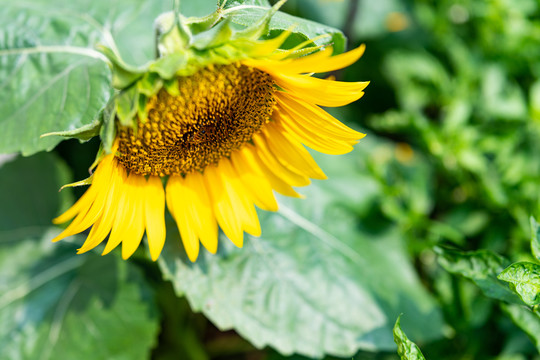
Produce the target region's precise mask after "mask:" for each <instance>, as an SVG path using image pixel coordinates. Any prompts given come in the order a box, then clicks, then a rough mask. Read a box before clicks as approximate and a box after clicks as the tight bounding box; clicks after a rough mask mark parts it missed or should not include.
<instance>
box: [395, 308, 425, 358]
mask: <svg viewBox="0 0 540 360" xmlns="http://www.w3.org/2000/svg"><path fill="white" fill-rule="evenodd" d="M394 341H395V343H396V344H397V346H398V355H399V357H400V358H401V360H425V359H426V358H425V357H424V355H422V351H420V348H419V347H418V346H417V345H416V344H415V343H413V342H412V341H411V340H409V338H408V337H407V335H405V333H404V332H403V330H401V315H400V316H399V317H398V318H397V320H396V324H395V325H394Z"/></svg>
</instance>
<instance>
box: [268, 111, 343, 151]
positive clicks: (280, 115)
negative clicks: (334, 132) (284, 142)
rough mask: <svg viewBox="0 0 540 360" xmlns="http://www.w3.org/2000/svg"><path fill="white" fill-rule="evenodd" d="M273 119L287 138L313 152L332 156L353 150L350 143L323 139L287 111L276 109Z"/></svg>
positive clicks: (327, 138)
mask: <svg viewBox="0 0 540 360" xmlns="http://www.w3.org/2000/svg"><path fill="white" fill-rule="evenodd" d="M272 119H273V120H274V121H275V122H276V124H277V126H278V127H282V128H283V131H284V135H285V136H290V137H292V138H294V139H296V140H297V141H299V142H301V143H302V144H304V145H306V146H307V147H310V148H312V149H313V150H317V151H319V152H322V153H325V154H331V155H341V154H346V153H348V152H350V151H352V150H353V147H352V145H351V144H349V143H348V142H344V141H337V140H335V139H333V138H329V137H322V136H321V135H319V134H318V133H317V131H316V130H314V129H311V128H309V127H306V126H305V124H302V123H300V122H298V121H296V119H295V118H294V117H293V116H292V115H290V114H289V113H287V111H286V110H278V109H275V110H274V112H273V113H272Z"/></svg>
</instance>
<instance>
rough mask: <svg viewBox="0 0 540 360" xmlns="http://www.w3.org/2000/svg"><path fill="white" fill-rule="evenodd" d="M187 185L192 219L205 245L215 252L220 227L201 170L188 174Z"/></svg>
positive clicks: (211, 251)
mask: <svg viewBox="0 0 540 360" xmlns="http://www.w3.org/2000/svg"><path fill="white" fill-rule="evenodd" d="M185 185H186V187H187V188H188V189H190V199H191V202H190V205H191V206H190V207H189V212H188V214H189V215H190V221H191V222H192V223H193V226H194V228H195V232H196V233H197V236H198V237H199V239H200V240H201V242H202V244H203V246H204V247H205V248H206V249H207V250H208V251H209V252H210V253H212V254H215V253H216V251H217V247H218V227H217V221H216V217H215V216H214V213H213V211H212V204H211V202H210V196H209V191H208V189H207V188H206V185H205V181H204V179H203V175H202V174H201V173H199V172H193V173H191V174H187V175H186V177H185Z"/></svg>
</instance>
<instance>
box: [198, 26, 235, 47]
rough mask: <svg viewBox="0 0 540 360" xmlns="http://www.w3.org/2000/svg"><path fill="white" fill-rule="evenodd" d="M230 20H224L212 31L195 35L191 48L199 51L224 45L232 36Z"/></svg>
mask: <svg viewBox="0 0 540 360" xmlns="http://www.w3.org/2000/svg"><path fill="white" fill-rule="evenodd" d="M231 24H232V23H231V21H230V20H228V19H227V20H225V21H223V22H221V23H220V24H218V25H216V26H214V27H213V28H212V29H210V30H208V31H205V32H203V33H200V34H198V35H195V36H194V37H193V44H192V46H193V47H194V48H196V49H199V50H205V49H210V48H214V47H217V46H220V45H223V44H225V43H226V42H227V41H229V40H230V39H231V37H232V36H233V32H234V31H233V29H232V26H231Z"/></svg>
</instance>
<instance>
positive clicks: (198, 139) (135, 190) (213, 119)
mask: <svg viewBox="0 0 540 360" xmlns="http://www.w3.org/2000/svg"><path fill="white" fill-rule="evenodd" d="M276 10H277V6H275V7H274V8H272V9H271V10H270V11H269V13H268V14H267V15H266V16H265V18H263V19H261V20H260V21H259V22H258V23H256V24H254V25H253V26H251V27H248V28H247V29H244V30H241V31H237V30H235V29H234V28H233V27H232V26H231V25H230V23H228V22H227V21H219V16H220V14H219V13H218V12H216V14H215V15H214V18H213V21H208V18H204V19H202V20H201V19H198V20H197V19H196V20H190V21H191V23H190V22H189V21H187V20H186V19H185V18H183V17H181V16H179V15H177V14H167V15H166V16H163V17H162V19H161V21H160V22H158V23H160V24H166V25H162V28H166V31H162V32H161V36H160V38H159V45H158V49H159V52H160V57H159V58H158V59H157V60H155V61H154V62H152V63H150V64H148V65H147V66H146V67H145V68H144V69H134V68H131V67H129V66H127V65H125V64H124V63H123V62H122V60H121V59H120V58H119V57H118V56H117V55H116V54H115V53H114V52H113V51H111V50H110V49H107V48H104V47H103V48H102V51H103V52H104V53H105V54H106V55H107V56H108V57H109V58H110V60H111V65H112V68H113V85H114V86H115V87H116V88H117V89H118V92H117V94H116V96H115V97H114V98H113V99H112V100H111V102H110V104H109V106H108V108H107V109H106V111H104V115H103V126H102V131H101V138H102V151H101V152H100V154H99V155H98V158H97V160H96V165H95V171H94V172H93V174H92V176H91V177H90V178H89V179H87V180H86V181H84V183H85V184H90V187H89V188H88V189H87V191H86V192H85V193H84V195H83V196H82V197H81V198H80V199H79V200H78V201H77V202H76V203H75V204H74V205H73V206H72V207H71V208H70V209H69V210H67V211H66V212H65V213H64V214H62V215H60V216H59V217H57V218H56V219H54V222H55V223H64V222H67V221H69V220H70V219H73V218H74V219H73V221H72V222H71V223H70V224H69V226H67V228H66V229H65V230H64V231H63V232H62V233H61V234H59V235H58V236H57V237H56V238H54V239H53V241H58V240H61V239H63V238H65V237H68V236H71V235H74V234H77V233H80V232H83V231H85V230H86V229H88V228H90V227H91V230H90V232H89V234H88V237H87V239H86V241H85V242H84V244H83V245H82V247H81V248H80V249H79V251H78V253H83V252H86V251H88V250H91V249H93V248H95V247H96V246H97V245H99V244H100V243H102V242H103V241H104V240H105V239H106V238H107V237H108V241H107V243H106V246H105V249H104V251H103V254H107V253H109V252H110V251H112V250H113V249H114V248H116V247H117V246H118V245H119V244H122V257H123V258H124V259H127V258H129V257H130V256H131V255H132V254H133V253H134V252H135V251H136V250H137V248H138V247H139V245H140V243H141V240H142V238H143V235H144V233H145V232H146V236H147V239H148V245H149V250H150V255H151V258H152V259H153V260H156V259H157V258H158V257H159V255H160V253H161V251H162V248H163V245H164V242H165V233H166V227H165V208H168V210H169V212H170V214H171V215H172V217H173V218H174V220H175V221H176V224H177V226H178V230H179V232H180V236H181V239H182V242H183V245H184V248H185V250H186V253H187V255H188V257H189V259H190V260H191V261H195V260H196V259H197V256H198V254H199V247H200V245H199V244H200V243H202V245H203V246H204V247H205V248H206V249H207V250H208V251H209V252H210V253H215V252H216V250H217V245H218V231H219V230H218V228H221V230H222V231H223V233H224V234H225V235H226V236H227V237H228V238H229V239H230V240H231V241H232V242H233V243H234V244H235V245H236V246H238V247H242V244H243V234H244V232H246V233H248V234H251V235H253V236H259V235H260V234H261V227H260V224H259V220H258V218H257V212H256V210H255V206H257V207H258V208H260V209H263V210H267V211H276V210H277V209H278V204H277V202H276V199H275V197H274V191H275V192H277V193H280V194H283V195H286V196H293V197H301V196H300V195H299V194H298V193H297V192H296V191H295V189H294V187H299V186H306V185H308V184H309V183H310V179H325V178H326V176H325V174H324V173H323V171H322V170H321V169H320V168H319V166H317V164H316V163H315V161H314V160H313V158H312V157H311V155H310V153H309V152H308V150H307V149H306V147H309V148H311V149H314V150H316V151H319V152H322V153H325V154H334V155H336V154H344V153H347V152H349V151H351V150H352V149H353V145H354V144H356V143H357V142H358V140H359V139H361V138H362V137H363V136H364V134H362V133H359V132H357V131H355V130H352V129H350V128H348V127H347V126H345V125H344V124H342V123H341V122H339V121H338V120H337V119H335V118H334V117H332V116H331V115H330V114H328V113H327V112H326V111H324V110H323V109H321V108H320V106H326V107H337V106H343V105H346V104H349V103H351V102H353V101H355V100H357V99H359V98H360V97H361V96H362V95H363V94H364V93H363V90H364V88H365V87H366V86H367V82H353V83H345V82H340V81H333V80H328V79H321V78H316V77H313V76H312V75H313V74H315V73H325V72H329V71H334V70H338V69H342V68H344V67H347V66H349V65H351V64H352V63H354V62H355V61H357V60H358V59H359V58H360V56H361V55H362V53H363V51H364V47H363V46H361V47H359V48H357V49H354V50H352V51H349V52H346V53H343V54H340V55H335V56H332V52H333V50H332V47H330V46H326V47H324V46H314V45H313V43H314V39H312V40H310V41H308V42H306V43H303V44H299V45H298V46H296V47H294V48H292V49H288V50H282V49H280V47H281V46H282V44H283V43H284V41H285V40H286V39H287V37H288V36H289V35H290V31H284V32H282V33H281V34H280V35H279V36H278V37H276V38H273V39H269V40H268V39H266V40H261V39H260V38H261V35H264V33H265V26H267V25H268V21H269V19H270V18H271V16H272V15H273V13H275V11H276ZM190 19H191V18H190ZM188 20H189V19H188ZM211 20H212V19H211ZM206 22H212V25H211V26H206V28H205V26H203V25H204V24H206ZM186 23H188V24H187V25H186ZM215 23H218V25H214V24H215ZM193 24H195V25H197V26H194V25H193ZM201 24H203V25H201ZM190 25H193V26H191V27H190ZM194 28H196V29H197V30H196V32H194V30H193V29H194ZM190 29H191V30H190Z"/></svg>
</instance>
